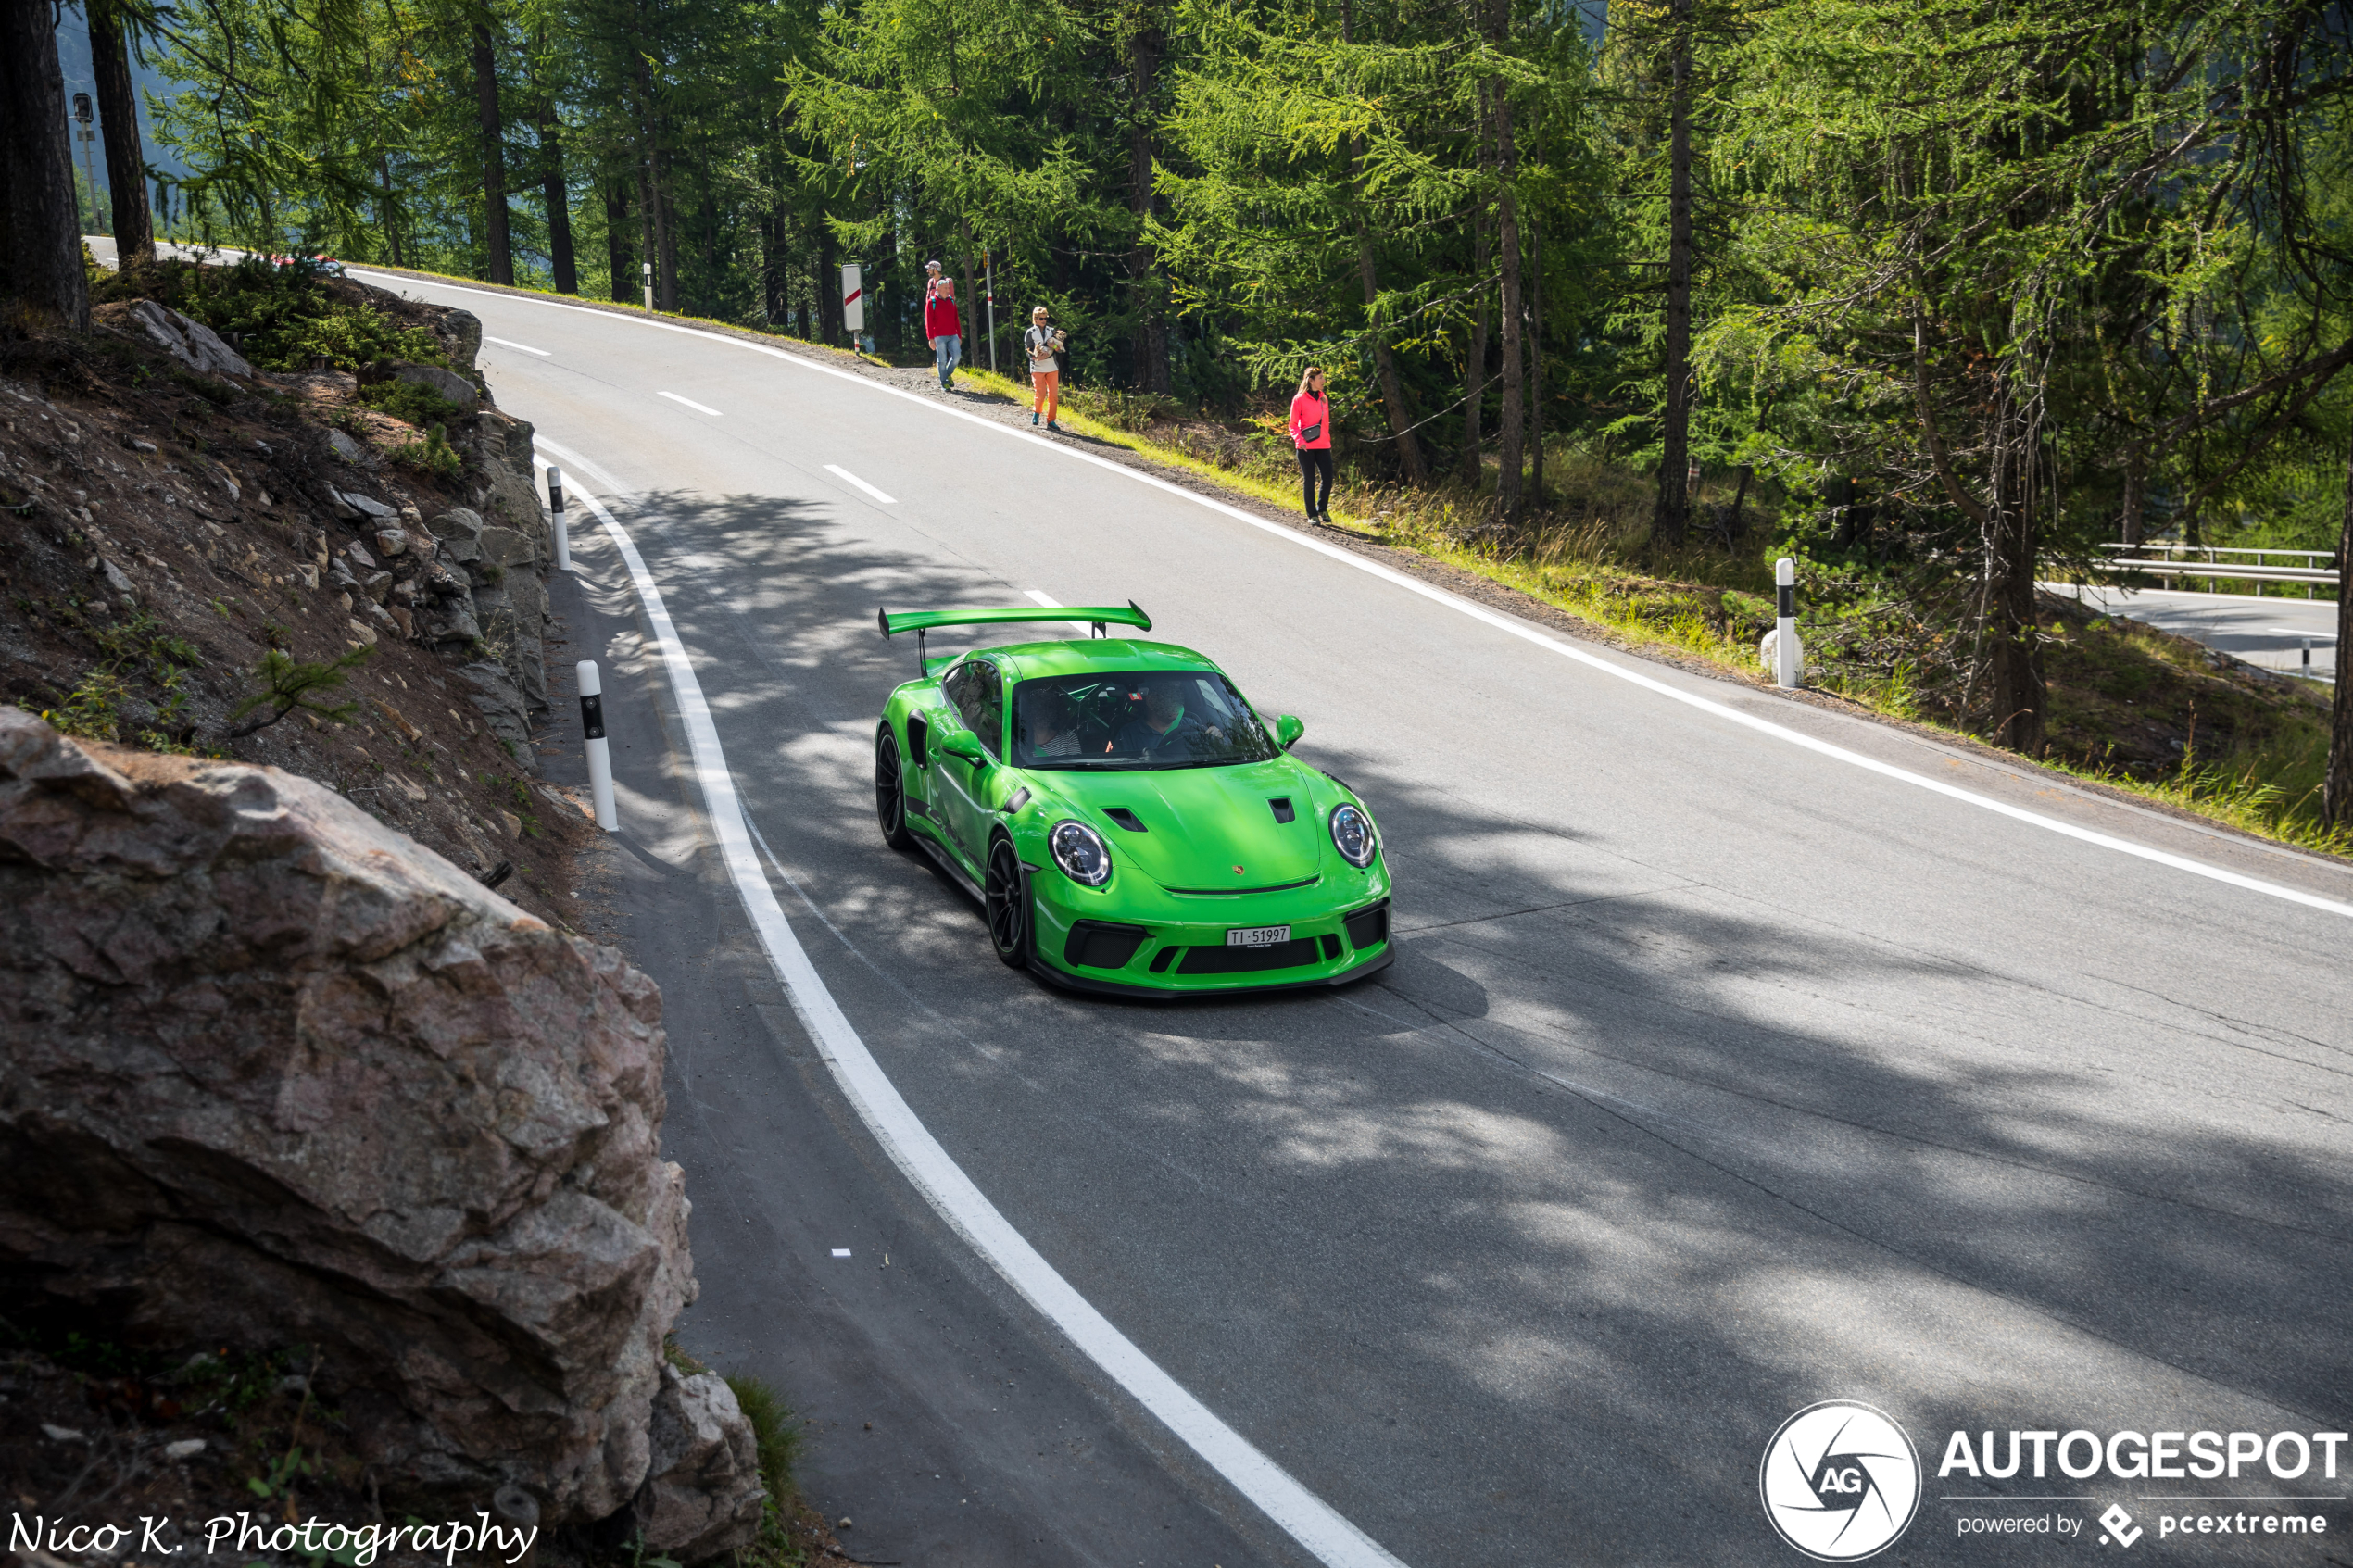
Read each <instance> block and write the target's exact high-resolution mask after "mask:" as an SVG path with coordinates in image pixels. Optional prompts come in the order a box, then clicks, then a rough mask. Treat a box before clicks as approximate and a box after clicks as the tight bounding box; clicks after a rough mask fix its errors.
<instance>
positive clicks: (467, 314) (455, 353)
mask: <svg viewBox="0 0 2353 1568" xmlns="http://www.w3.org/2000/svg"><path fill="white" fill-rule="evenodd" d="M441 333H442V338H443V341H444V342H446V343H447V345H449V358H452V359H454V360H456V361H457V362H458V363H459V364H460V365H462V366H464V367H465V368H466V369H467V370H472V369H473V368H474V357H475V356H476V355H478V354H480V353H481V352H482V318H481V317H479V316H477V315H475V314H474V313H473V312H472V311H471V310H444V311H443V312H442V313H441Z"/></svg>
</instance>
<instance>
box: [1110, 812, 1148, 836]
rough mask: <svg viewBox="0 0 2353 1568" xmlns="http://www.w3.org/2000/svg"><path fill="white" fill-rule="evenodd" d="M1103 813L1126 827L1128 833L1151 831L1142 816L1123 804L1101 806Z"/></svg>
mask: <svg viewBox="0 0 2353 1568" xmlns="http://www.w3.org/2000/svg"><path fill="white" fill-rule="evenodd" d="M1103 815H1104V816H1106V817H1109V818H1110V819H1111V820H1112V821H1113V822H1117V823H1118V824H1119V825H1120V826H1121V827H1124V828H1126V830H1127V831H1128V832H1129V833H1150V832H1151V829H1150V828H1148V827H1146V826H1145V825H1144V823H1143V819H1142V818H1140V817H1139V816H1137V815H1136V813H1135V812H1133V811H1130V810H1129V809H1127V808H1126V807H1125V806H1106V807H1105V808H1103Z"/></svg>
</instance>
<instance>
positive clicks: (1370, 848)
mask: <svg viewBox="0 0 2353 1568" xmlns="http://www.w3.org/2000/svg"><path fill="white" fill-rule="evenodd" d="M1332 847H1333V848H1335V849H1337V850H1339V851H1340V859H1343V860H1346V861H1347V862H1348V863H1349V864H1350V865H1352V866H1354V867H1355V868H1356V869H1357V870H1359V871H1362V870H1364V869H1365V867H1366V866H1369V865H1371V864H1372V863H1373V857H1374V856H1375V855H1376V854H1378V853H1379V851H1380V840H1379V839H1378V837H1376V836H1374V834H1373V819H1372V818H1370V817H1368V816H1366V815H1365V813H1364V812H1363V811H1361V810H1358V809H1356V808H1355V807H1353V806H1339V807H1335V808H1333V810H1332Z"/></svg>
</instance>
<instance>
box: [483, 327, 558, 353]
mask: <svg viewBox="0 0 2353 1568" xmlns="http://www.w3.org/2000/svg"><path fill="white" fill-rule="evenodd" d="M482 341H483V342H484V343H495V344H497V345H498V346H499V347H501V348H520V349H522V351H523V352H524V353H525V354H536V355H538V356H539V358H542V359H546V358H549V357H550V356H549V354H548V351H547V349H544V348H534V347H532V346H531V345H529V344H527V343H517V342H516V341H515V340H514V339H512V338H510V337H492V336H491V335H490V334H489V333H488V332H484V333H483V334H482Z"/></svg>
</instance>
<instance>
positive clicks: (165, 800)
mask: <svg viewBox="0 0 2353 1568" xmlns="http://www.w3.org/2000/svg"><path fill="white" fill-rule="evenodd" d="M0 1037H5V1038H6V1040H7V1042H8V1046H9V1048H8V1051H7V1053H6V1057H5V1058H0V1300H5V1302H6V1311H7V1312H8V1315H9V1316H11V1317H12V1318H14V1319H16V1320H17V1321H19V1322H40V1321H43V1320H47V1321H51V1322H60V1323H72V1324H73V1325H75V1326H76V1328H77V1329H78V1330H79V1331H80V1332H82V1333H85V1334H93V1335H108V1336H120V1338H121V1339H122V1340H123V1341H124V1342H126V1343H129V1344H132V1345H140V1346H152V1347H162V1348H173V1347H189V1346H195V1347H202V1348H208V1349H209V1348H214V1347H239V1346H243V1347H265V1346H283V1345H288V1344H302V1345H305V1346H308V1347H310V1348H311V1350H312V1353H313V1354H314V1355H315V1357H316V1362H317V1365H316V1371H315V1372H314V1373H313V1374H312V1376H313V1379H314V1381H315V1383H316V1385H317V1386H318V1387H319V1388H320V1389H321V1396H322V1398H324V1399H330V1400H331V1401H332V1402H333V1404H334V1405H335V1406H336V1407H337V1408H338V1409H339V1411H341V1419H342V1420H343V1421H344V1422H345V1423H346V1424H347V1425H348V1427H349V1429H350V1431H351V1433H352V1435H353V1437H354V1440H355V1441H356V1442H357V1443H359V1446H360V1448H361V1449H362V1451H363V1452H364V1453H365V1455H366V1456H367V1459H368V1461H369V1463H370V1465H371V1467H372V1469H373V1470H374V1473H375V1474H377V1475H378V1476H379V1477H381V1480H382V1485H383V1486H384V1492H385V1494H386V1495H387V1496H388V1497H403V1496H405V1497H413V1498H416V1499H421V1500H424V1499H435V1500H467V1501H469V1502H471V1501H472V1500H475V1499H486V1498H487V1497H488V1495H489V1493H490V1492H491V1491H492V1490H493V1489H494V1488H496V1487H497V1486H502V1485H504V1486H521V1487H523V1488H525V1489H526V1490H528V1491H529V1492H530V1493H531V1494H532V1495H533V1496H534V1497H535V1499H536V1500H537V1501H538V1503H539V1505H540V1517H541V1518H542V1520H543V1521H544V1522H546V1523H547V1524H559V1525H560V1524H564V1523H566V1522H585V1521H595V1520H606V1519H610V1518H611V1517H612V1516H614V1515H616V1514H620V1513H621V1512H622V1511H623V1510H629V1511H631V1512H630V1513H629V1514H628V1515H627V1518H628V1520H629V1523H630V1524H631V1525H632V1527H633V1528H641V1529H642V1530H643V1532H644V1542H645V1546H646V1547H647V1548H648V1549H652V1550H656V1551H660V1552H662V1553H666V1554H668V1555H670V1556H673V1557H674V1558H677V1559H680V1560H682V1561H694V1560H698V1559H700V1558H704V1557H709V1556H711V1555H713V1554H715V1553H717V1552H719V1551H722V1550H725V1549H730V1548H732V1547H736V1546H739V1545H742V1544H744V1543H745V1542H747V1541H749V1539H750V1538H751V1537H752V1535H753V1533H754V1532H755V1530H756V1529H757V1527H758V1523H759V1518H760V1510H761V1490H760V1482H759V1478H758V1475H757V1472H756V1467H755V1462H754V1456H753V1451H752V1450H753V1440H752V1436H751V1434H750V1432H749V1429H748V1427H747V1426H746V1424H745V1422H744V1420H743V1417H742V1415H741V1414H740V1412H739V1411H737V1409H736V1401H735V1399H734V1397H733V1396H732V1395H731V1394H730V1392H729V1391H728V1389H727V1386H725V1384H724V1383H723V1382H721V1381H720V1380H719V1379H718V1378H717V1377H716V1376H715V1375H713V1374H698V1375H695V1376H691V1377H689V1376H683V1375H681V1374H680V1373H679V1372H678V1371H677V1370H676V1369H675V1368H674V1367H673V1366H671V1365H669V1364H668V1363H667V1361H665V1358H664V1352H663V1337H664V1335H665V1334H666V1332H667V1331H668V1329H669V1328H670V1326H671V1324H672V1323H673V1321H674V1319H675V1318H676V1316H677V1313H678V1311H679V1310H680V1308H681V1307H682V1306H683V1305H684V1304H685V1303H686V1301H688V1300H689V1299H691V1298H692V1296H693V1294H694V1289H695V1286H694V1276H693V1266H692V1262H691V1260H690V1259H689V1256H688V1253H687V1249H686V1214H687V1203H686V1197H685V1193H684V1190H683V1183H682V1180H681V1175H680V1173H679V1170H678V1168H677V1167H676V1166H675V1165H672V1164H669V1163H667V1162H665V1161H663V1160H661V1155H660V1134H661V1118H662V1109H663V1102H662V1088H661V1060H662V1045H663V1042H662V1034H661V997H660V994H659V992H658V991H657V989H656V987H655V986H654V985H653V983H652V982H651V981H650V980H648V978H647V977H646V976H645V975H643V974H641V973H639V972H636V971H635V970H634V969H631V968H629V967H628V966H627V965H626V964H625V963H623V961H622V960H621V958H620V955H619V954H617V953H616V952H614V951H613V950H612V949H610V948H606V947H598V946H595V945H593V944H591V943H589V942H587V941H585V940H583V939H581V938H579V937H576V936H572V935H565V934H563V933H560V932H558V931H556V930H554V929H552V928H551V927H549V926H548V924H547V922H543V921H541V920H538V919H535V918H534V917H532V916H531V915H528V914H526V913H524V912H523V911H522V909H517V908H516V907H515V906H514V905H512V904H510V903H509V902H508V901H507V900H506V899H504V898H502V897H499V896H498V895H497V894H496V893H493V892H491V891H490V890H488V889H486V888H484V886H482V885H481V884H480V883H479V882H478V881H476V880H475V879H474V878H473V877H472V876H469V875H467V874H465V873H464V872H460V871H459V869H458V868H456V867H455V866H452V865H451V864H449V863H448V862H447V861H446V860H444V859H441V858H440V857H439V856H437V855H434V854H433V853H432V852H430V851H428V850H424V849H422V848H421V847H419V846H417V845H416V844H415V843H413V842H412V841H410V840H409V839H407V838H405V837H404V836H402V835H401V834H397V833H396V832H394V831H392V830H390V829H389V828H387V827H386V826H385V825H384V824H383V823H382V822H378V821H376V820H375V819H374V818H373V817H371V816H370V815H369V814H367V813H366V812H364V811H361V810H360V809H358V808H356V807H355V806H354V805H352V804H351V803H350V802H349V801H348V800H346V799H345V798H343V797H340V796H339V795H337V794H336V793H335V792H333V791H332V790H330V789H327V788H325V787H323V786H321V785H320V784H316V783H314V782H312V781H310V780H308V779H304V778H299V777H296V776H294V775H292V774H289V773H286V772H283V771H279V770H277V769H274V768H262V767H253V766H247V765H244V764H239V763H233V762H223V761H219V760H211V759H198V758H185V757H171V756H160V755H156V754H153V753H145V752H137V751H131V750H126V749H121V748H117V747H107V746H92V745H88V744H84V743H81V742H76V741H73V740H70V739H68V738H66V737H64V736H62V735H60V734H57V732H56V731H55V730H53V729H52V728H50V727H49V726H48V725H46V724H44V723H43V722H42V721H39V720H38V719H36V718H34V717H32V716H31V715H30V714H27V713H25V712H23V711H22V710H20V709H10V708H0ZM483 1506H485V1507H486V1506H488V1505H487V1503H486V1501H485V1502H484V1503H483Z"/></svg>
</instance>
